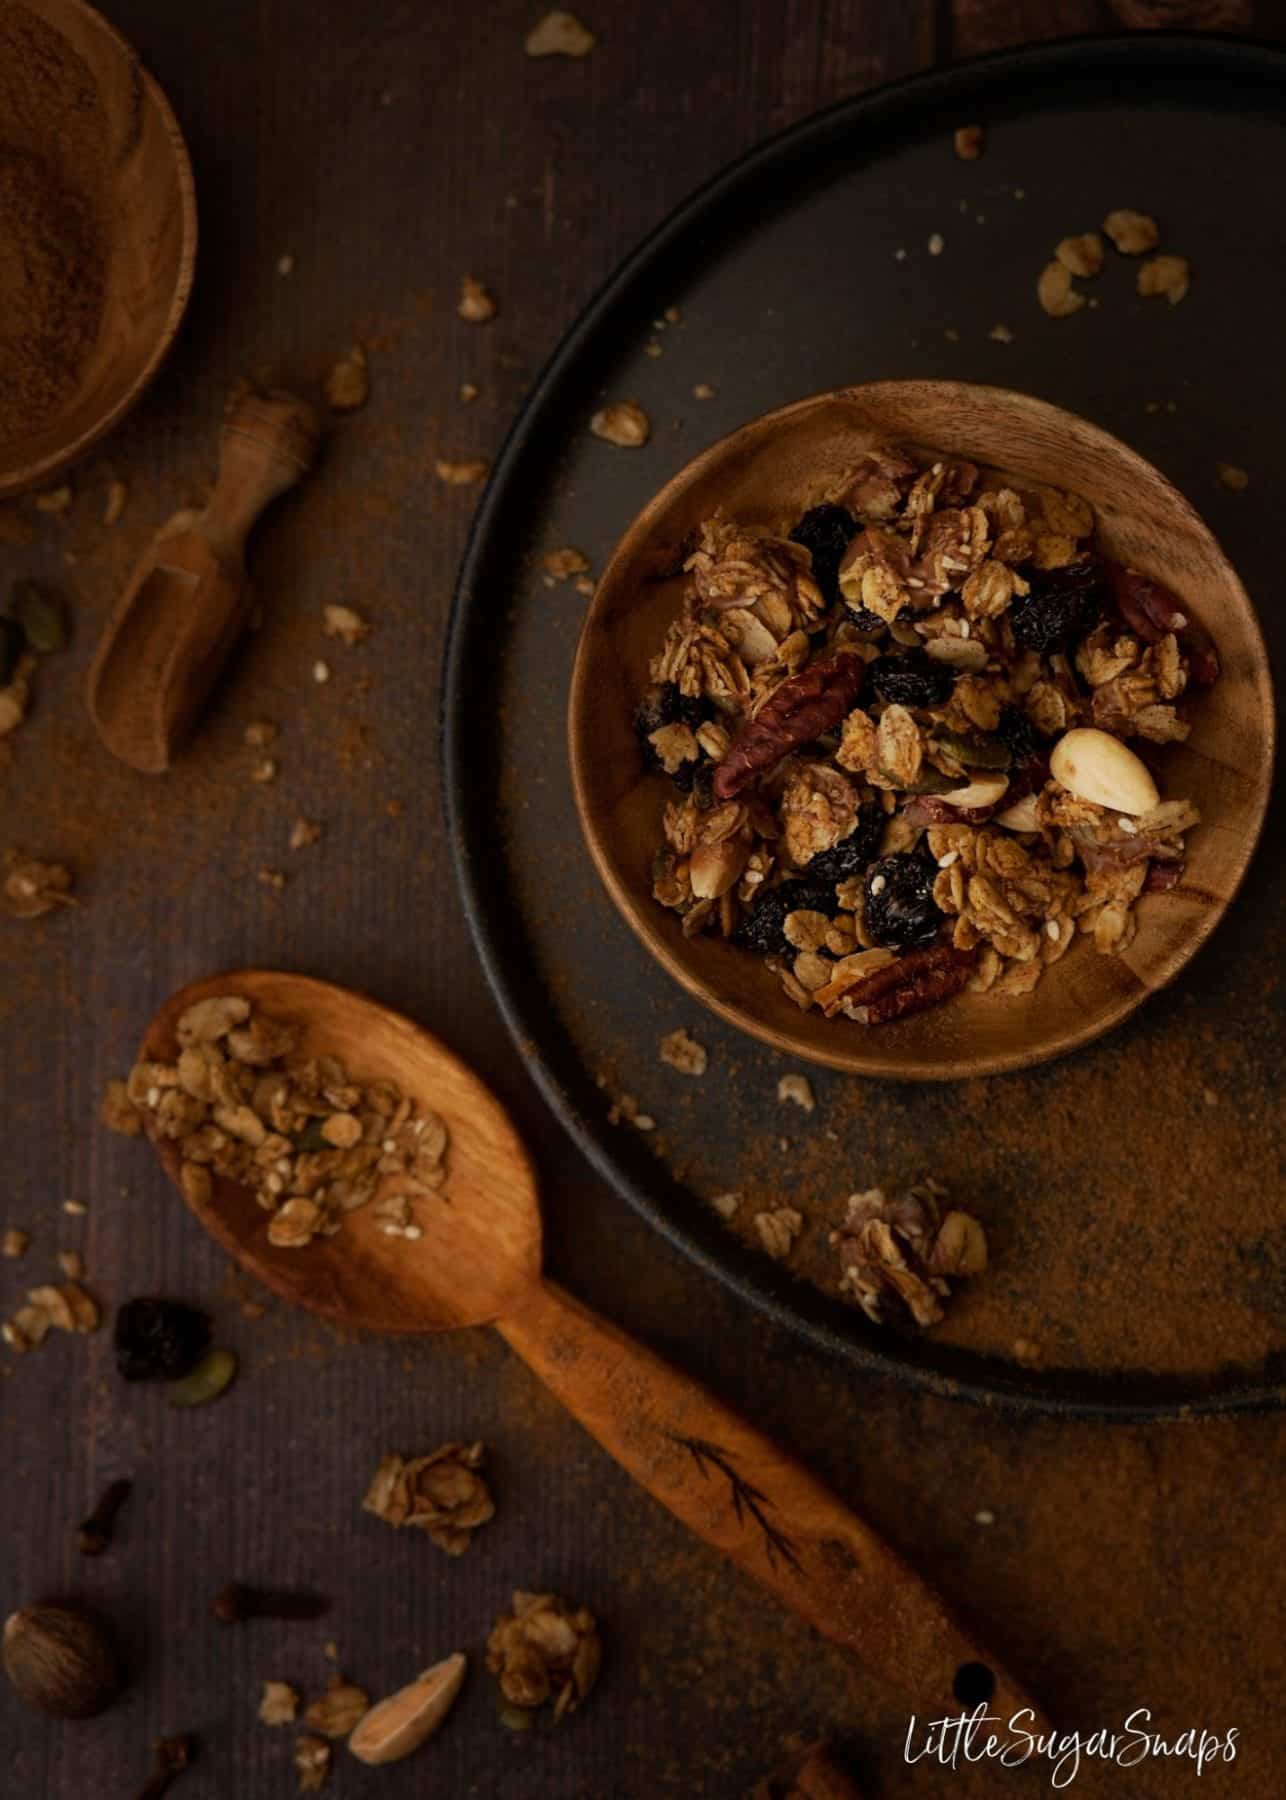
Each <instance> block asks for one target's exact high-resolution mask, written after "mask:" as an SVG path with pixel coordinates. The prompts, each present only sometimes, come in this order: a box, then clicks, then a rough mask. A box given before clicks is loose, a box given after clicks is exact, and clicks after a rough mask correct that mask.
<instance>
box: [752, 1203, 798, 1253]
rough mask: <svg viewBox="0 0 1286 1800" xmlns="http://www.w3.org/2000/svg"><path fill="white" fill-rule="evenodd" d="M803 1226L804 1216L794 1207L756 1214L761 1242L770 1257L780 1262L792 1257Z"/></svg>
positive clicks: (756, 1226) (756, 1227)
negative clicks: (791, 1254) (792, 1251)
mask: <svg viewBox="0 0 1286 1800" xmlns="http://www.w3.org/2000/svg"><path fill="white" fill-rule="evenodd" d="M803 1226H804V1219H803V1214H802V1213H797V1212H796V1211H795V1209H794V1207H793V1206H779V1207H776V1208H775V1209H774V1210H773V1211H771V1212H761V1213H756V1214H755V1230H756V1231H757V1232H758V1233H759V1241H760V1243H761V1244H762V1245H763V1247H764V1249H765V1250H766V1251H767V1252H768V1254H769V1256H775V1257H776V1258H777V1259H778V1261H781V1260H783V1259H784V1258H785V1257H787V1256H789V1255H790V1253H791V1250H792V1249H793V1247H794V1243H795V1239H796V1238H797V1237H798V1236H799V1234H800V1232H801V1231H802V1230H803Z"/></svg>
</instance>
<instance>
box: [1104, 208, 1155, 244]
mask: <svg viewBox="0 0 1286 1800" xmlns="http://www.w3.org/2000/svg"><path fill="white" fill-rule="evenodd" d="M1103 229H1104V231H1105V232H1106V233H1107V235H1108V236H1109V237H1110V238H1111V240H1112V242H1113V243H1114V244H1115V245H1116V247H1117V249H1118V250H1119V251H1120V252H1121V254H1122V256H1142V254H1143V252H1144V251H1145V250H1155V249H1156V247H1157V245H1158V244H1159V243H1160V242H1161V229H1160V227H1159V226H1158V224H1157V222H1156V220H1155V219H1154V218H1152V217H1151V216H1150V215H1149V214H1148V213H1141V212H1133V211H1131V209H1130V208H1129V207H1128V206H1123V207H1119V208H1118V209H1117V210H1116V211H1115V212H1110V213H1109V214H1108V215H1107V217H1106V218H1105V219H1104V221H1103Z"/></svg>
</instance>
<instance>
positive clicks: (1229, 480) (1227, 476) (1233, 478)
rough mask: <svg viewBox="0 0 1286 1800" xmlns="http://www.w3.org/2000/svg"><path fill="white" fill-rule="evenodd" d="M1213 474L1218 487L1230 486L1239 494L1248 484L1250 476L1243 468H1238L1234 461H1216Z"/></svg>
mask: <svg viewBox="0 0 1286 1800" xmlns="http://www.w3.org/2000/svg"><path fill="white" fill-rule="evenodd" d="M1215 475H1216V477H1217V478H1218V481H1219V485H1220V487H1225V488H1231V490H1232V492H1233V493H1234V494H1240V493H1242V492H1243V491H1244V490H1245V489H1246V488H1248V487H1249V486H1250V476H1249V475H1248V474H1247V473H1246V471H1245V470H1244V469H1239V468H1238V467H1237V465H1236V463H1226V462H1221V463H1216V464H1215Z"/></svg>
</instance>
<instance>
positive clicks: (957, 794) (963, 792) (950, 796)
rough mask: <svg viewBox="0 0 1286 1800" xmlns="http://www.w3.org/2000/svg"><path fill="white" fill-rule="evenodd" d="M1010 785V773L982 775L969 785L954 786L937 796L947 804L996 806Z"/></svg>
mask: <svg viewBox="0 0 1286 1800" xmlns="http://www.w3.org/2000/svg"><path fill="white" fill-rule="evenodd" d="M1008 786H1009V777H1008V775H980V776H979V777H978V779H977V781H971V782H970V783H969V785H968V787H962V788H952V789H951V791H950V793H947V794H939V795H938V796H937V798H938V799H939V800H941V801H942V802H943V803H944V804H945V805H947V806H960V807H971V806H994V805H995V804H996V802H997V800H999V799H1000V798H1001V796H1002V795H1003V794H1004V792H1005V789H1006V788H1007V787H1008Z"/></svg>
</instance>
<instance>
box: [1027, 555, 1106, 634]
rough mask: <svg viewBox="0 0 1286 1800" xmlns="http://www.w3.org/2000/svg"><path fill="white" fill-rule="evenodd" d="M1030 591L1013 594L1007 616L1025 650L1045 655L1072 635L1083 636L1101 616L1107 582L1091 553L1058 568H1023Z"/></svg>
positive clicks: (1099, 565) (1099, 564)
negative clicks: (1014, 595)
mask: <svg viewBox="0 0 1286 1800" xmlns="http://www.w3.org/2000/svg"><path fill="white" fill-rule="evenodd" d="M1023 573H1024V575H1025V576H1026V578H1027V582H1028V585H1029V588H1030V592H1028V593H1026V594H1019V595H1017V596H1016V597H1015V599H1014V601H1013V604H1012V605H1011V607H1010V612H1009V617H1010V621H1011V623H1012V625H1013V632H1014V640H1015V642H1016V643H1018V644H1021V645H1022V647H1023V648H1024V649H1025V650H1037V651H1039V652H1040V653H1041V655H1044V654H1045V653H1046V652H1047V651H1050V650H1057V649H1059V648H1061V647H1062V646H1063V645H1065V644H1068V643H1070V642H1071V641H1072V639H1073V638H1079V637H1084V636H1085V634H1086V632H1088V631H1092V630H1093V629H1094V627H1095V625H1097V624H1098V622H1099V620H1100V618H1102V616H1103V609H1104V607H1105V606H1106V604H1107V582H1106V580H1105V578H1104V575H1103V567H1102V564H1101V563H1100V562H1099V561H1098V560H1097V558H1095V557H1092V556H1087V557H1082V559H1081V560H1080V561H1079V562H1074V563H1067V564H1066V565H1065V566H1064V567H1063V568H1061V569H1033V568H1027V569H1024V571H1023Z"/></svg>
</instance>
